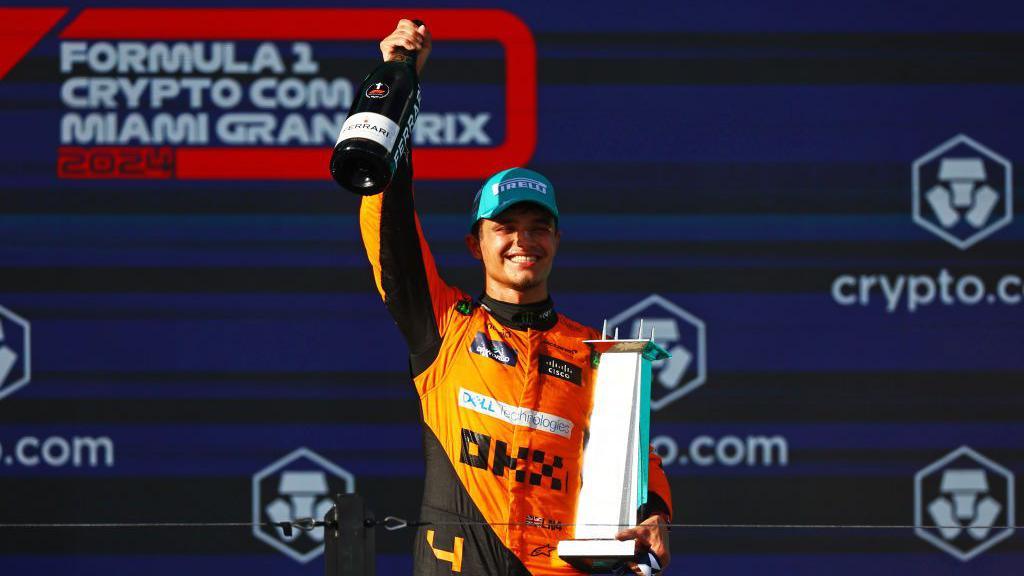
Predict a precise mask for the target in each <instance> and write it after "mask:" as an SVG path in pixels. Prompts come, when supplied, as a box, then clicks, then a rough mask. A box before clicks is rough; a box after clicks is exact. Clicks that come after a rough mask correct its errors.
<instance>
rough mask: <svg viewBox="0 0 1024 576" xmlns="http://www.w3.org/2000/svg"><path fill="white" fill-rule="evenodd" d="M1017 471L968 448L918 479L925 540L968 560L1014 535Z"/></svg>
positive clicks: (917, 504)
mask: <svg viewBox="0 0 1024 576" xmlns="http://www.w3.org/2000/svg"><path fill="white" fill-rule="evenodd" d="M1013 482H1014V480H1013V473H1011V472H1010V471H1009V470H1007V469H1006V468H1003V467H1002V466H1000V465H999V464H996V463H995V462H993V461H991V460H989V459H988V458H985V457H984V456H982V455H981V454H978V453H977V452H975V451H974V450H971V449H970V448H968V447H967V446H961V447H960V448H958V449H956V450H954V451H953V452H950V453H949V454H947V455H946V456H944V457H942V458H940V459H939V460H937V461H936V462H934V463H932V464H931V465H929V466H928V467H926V468H924V469H923V470H921V471H920V472H918V473H917V475H916V476H915V477H914V526H915V527H916V528H915V530H914V531H915V532H916V533H917V535H918V536H920V537H921V538H924V539H925V540H927V541H929V542H931V543H932V544H934V545H935V546H938V547H939V548H941V549H942V550H945V551H946V552H948V553H950V554H952V555H953V556H955V557H956V558H959V559H960V560H962V561H964V562H966V561H968V560H970V559H971V558H974V557H975V556H977V555H978V554H981V553H982V552H984V551H985V550H988V549H989V548H991V547H992V546H994V545H995V544H996V543H997V542H999V541H1000V540H1005V539H1006V538H1009V537H1010V535H1011V534H1012V533H1013V519H1014V515H1015V512H1014V503H1013Z"/></svg>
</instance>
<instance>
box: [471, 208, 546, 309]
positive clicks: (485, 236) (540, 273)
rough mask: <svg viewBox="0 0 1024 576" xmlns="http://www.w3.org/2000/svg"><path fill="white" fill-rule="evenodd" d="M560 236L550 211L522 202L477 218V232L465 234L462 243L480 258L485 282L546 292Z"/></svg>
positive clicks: (515, 288) (519, 290)
mask: <svg viewBox="0 0 1024 576" xmlns="http://www.w3.org/2000/svg"><path fill="white" fill-rule="evenodd" d="M560 238H561V233H560V232H559V231H558V228H557V226H556V225H555V218H554V216H552V215H551V213H550V212H548V211H547V210H545V209H544V208H541V207H540V206H537V205H536V204H531V203H527V202H523V203H520V204H515V205H513V206H512V207H511V208H509V209H507V210H505V211H504V212H502V213H500V214H498V215H496V216H495V217H494V219H484V220H481V221H480V230H479V233H478V234H476V235H473V234H470V235H469V236H467V237H466V245H467V246H468V247H469V251H470V253H471V254H472V255H473V257H474V258H476V259H477V260H481V261H483V263H484V272H485V274H486V275H487V280H488V282H492V283H495V284H497V285H498V286H499V287H501V288H506V289H512V290H515V291H517V292H520V293H523V292H528V291H530V290H532V289H535V288H538V287H541V288H543V289H544V290H545V291H546V288H547V279H548V275H550V274H551V265H552V263H553V262H554V259H555V252H557V251H558V242H559V239H560ZM545 296H546V294H545Z"/></svg>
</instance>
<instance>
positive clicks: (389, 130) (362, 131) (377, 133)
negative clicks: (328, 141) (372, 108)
mask: <svg viewBox="0 0 1024 576" xmlns="http://www.w3.org/2000/svg"><path fill="white" fill-rule="evenodd" d="M349 138H366V139H367V140H373V141H374V142H376V143H377V144H380V145H381V146H383V147H384V149H385V150H387V151H388V152H391V149H392V148H394V147H395V141H396V140H398V124H395V122H394V121H393V120H392V119H391V118H388V117H387V116H384V115H382V114H374V113H373V112H357V113H355V114H353V115H351V116H349V117H348V119H347V120H345V123H344V124H343V125H342V126H341V134H339V135H338V141H337V142H335V144H334V145H335V146H337V145H338V144H341V141H342V140H348V139H349Z"/></svg>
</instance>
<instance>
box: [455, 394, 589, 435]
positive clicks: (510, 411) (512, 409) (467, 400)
mask: <svg viewBox="0 0 1024 576" xmlns="http://www.w3.org/2000/svg"><path fill="white" fill-rule="evenodd" d="M459 408H466V409H467V410H472V411H474V412H479V413H480V414H483V415H485V416H491V417H493V418H497V419H498V420H501V421H503V422H508V423H509V424H515V425H516V426H526V427H527V428H533V429H534V430H543V431H544V432H550V433H552V434H557V435H559V436H561V437H562V438H568V437H569V436H570V435H571V434H572V427H573V423H572V422H571V421H569V420H566V419H565V418H562V417H560V416H555V415H554V414H547V413H545V412H538V411H536V410H530V409H528V408H522V407H520V406H513V405H512V404H505V403H504V402H499V401H498V400H495V399H494V398H491V397H490V396H487V395H486V394H480V393H478V392H473V391H472V390H466V389H465V388H460V389H459Z"/></svg>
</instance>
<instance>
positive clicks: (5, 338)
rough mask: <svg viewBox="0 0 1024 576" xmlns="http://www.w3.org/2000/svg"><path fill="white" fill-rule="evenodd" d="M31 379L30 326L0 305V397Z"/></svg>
mask: <svg viewBox="0 0 1024 576" xmlns="http://www.w3.org/2000/svg"><path fill="white" fill-rule="evenodd" d="M31 379H32V342H31V327H30V326H29V323H28V321H27V320H25V319H24V318H22V317H21V316H18V315H17V314H15V313H14V312H11V311H10V310H8V309H7V308H4V307H3V306H0V399H2V398H6V397H7V396H9V395H10V394H12V393H14V391H15V390H17V389H19V388H22V387H24V386H25V385H27V384H28V382H29V380H31Z"/></svg>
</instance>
